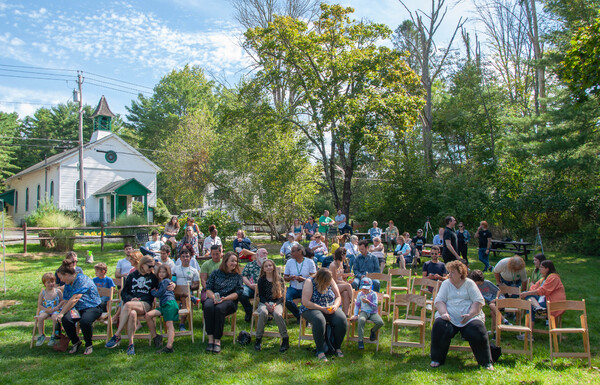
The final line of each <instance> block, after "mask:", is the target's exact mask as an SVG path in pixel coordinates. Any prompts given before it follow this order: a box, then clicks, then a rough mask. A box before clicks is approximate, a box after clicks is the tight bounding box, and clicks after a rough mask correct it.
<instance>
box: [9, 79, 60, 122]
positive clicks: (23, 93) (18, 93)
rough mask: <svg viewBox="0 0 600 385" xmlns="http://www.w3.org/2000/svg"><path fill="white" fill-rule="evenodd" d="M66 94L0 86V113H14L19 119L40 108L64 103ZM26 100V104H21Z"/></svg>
mask: <svg viewBox="0 0 600 385" xmlns="http://www.w3.org/2000/svg"><path fill="white" fill-rule="evenodd" d="M68 95H69V93H68V92H65V91H40V90H39V89H36V90H33V89H27V88H23V87H6V86H0V111H3V112H16V113H17V114H19V118H23V117H25V116H27V115H30V116H31V115H33V113H34V112H35V111H36V110H38V109H39V108H41V107H47V108H50V107H51V106H53V105H57V104H60V103H66V102H67V100H68ZM24 100H27V101H28V102H22V101H24Z"/></svg>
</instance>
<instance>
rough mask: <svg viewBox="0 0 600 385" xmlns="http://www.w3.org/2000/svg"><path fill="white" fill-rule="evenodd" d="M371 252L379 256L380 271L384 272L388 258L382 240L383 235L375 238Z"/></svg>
mask: <svg viewBox="0 0 600 385" xmlns="http://www.w3.org/2000/svg"><path fill="white" fill-rule="evenodd" d="M369 253H371V254H373V255H374V256H375V257H377V259H378V260H379V271H381V272H382V273H383V268H384V267H385V260H386V258H385V250H384V248H383V243H382V242H381V237H375V238H373V244H372V245H371V246H369Z"/></svg>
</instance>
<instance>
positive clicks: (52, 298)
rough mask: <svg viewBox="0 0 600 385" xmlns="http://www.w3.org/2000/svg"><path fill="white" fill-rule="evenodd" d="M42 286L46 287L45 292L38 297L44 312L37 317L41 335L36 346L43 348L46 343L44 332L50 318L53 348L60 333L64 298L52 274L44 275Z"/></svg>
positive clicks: (49, 342)
mask: <svg viewBox="0 0 600 385" xmlns="http://www.w3.org/2000/svg"><path fill="white" fill-rule="evenodd" d="M42 284H43V285H44V290H42V291H41V292H40V296H39V297H38V309H39V308H41V309H42V310H40V312H39V314H38V315H37V316H36V318H37V323H38V325H37V328H38V330H39V331H40V335H39V336H38V338H37V340H36V342H35V346H42V345H43V344H44V341H46V336H45V335H44V334H43V333H42V330H44V321H45V320H46V319H48V318H52V335H51V336H50V341H48V346H53V345H54V344H55V343H56V340H57V336H58V333H59V329H57V327H56V324H57V319H58V315H59V314H60V310H61V307H60V303H61V301H62V299H63V296H62V291H60V290H58V289H57V286H56V279H55V278H54V275H53V274H52V273H45V274H44V275H42Z"/></svg>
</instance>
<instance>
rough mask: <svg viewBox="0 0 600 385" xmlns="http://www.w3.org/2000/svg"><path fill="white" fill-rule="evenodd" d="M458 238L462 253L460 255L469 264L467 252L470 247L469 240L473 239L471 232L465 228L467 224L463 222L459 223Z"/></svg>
mask: <svg viewBox="0 0 600 385" xmlns="http://www.w3.org/2000/svg"><path fill="white" fill-rule="evenodd" d="M456 238H457V239H458V254H460V256H461V257H463V258H464V259H465V260H466V261H467V264H468V263H469V258H468V257H467V252H468V248H469V241H470V240H471V234H469V230H467V229H465V224H464V223H462V222H460V223H459V224H458V231H457V232H456Z"/></svg>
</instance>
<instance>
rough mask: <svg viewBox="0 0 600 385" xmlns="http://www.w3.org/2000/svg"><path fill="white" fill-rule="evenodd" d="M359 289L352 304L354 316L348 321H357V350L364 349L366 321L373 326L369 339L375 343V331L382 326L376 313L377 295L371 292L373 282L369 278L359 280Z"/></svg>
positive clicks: (381, 320)
mask: <svg viewBox="0 0 600 385" xmlns="http://www.w3.org/2000/svg"><path fill="white" fill-rule="evenodd" d="M359 287H360V292H359V293H358V295H357V296H356V301H355V302H354V315H353V316H352V317H350V321H354V320H357V319H358V348H359V349H364V348H365V343H364V342H363V336H364V333H365V324H366V323H367V321H372V322H373V323H374V324H375V326H373V328H372V329H371V333H370V335H369V339H370V340H371V341H375V339H376V338H377V331H378V330H379V329H381V327H382V326H383V319H381V316H380V315H379V313H378V312H377V308H378V307H377V303H378V300H377V293H375V292H374V291H373V290H372V288H373V281H372V280H371V278H369V277H364V278H363V279H361V280H360V286H359Z"/></svg>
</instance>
